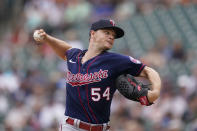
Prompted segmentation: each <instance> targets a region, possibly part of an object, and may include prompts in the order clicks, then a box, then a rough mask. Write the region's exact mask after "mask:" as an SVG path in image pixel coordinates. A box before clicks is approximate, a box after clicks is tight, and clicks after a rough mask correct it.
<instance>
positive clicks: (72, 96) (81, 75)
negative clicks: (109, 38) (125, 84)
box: [65, 48, 145, 124]
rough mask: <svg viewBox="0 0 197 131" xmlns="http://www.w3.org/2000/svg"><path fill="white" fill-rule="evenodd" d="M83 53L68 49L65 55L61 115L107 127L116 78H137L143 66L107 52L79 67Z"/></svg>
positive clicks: (135, 61)
mask: <svg viewBox="0 0 197 131" xmlns="http://www.w3.org/2000/svg"><path fill="white" fill-rule="evenodd" d="M86 51H87V50H83V51H82V50H80V49H76V48H72V49H70V50H68V51H67V52H66V57H67V65H68V72H67V84H66V91H67V95H66V111H65V115H67V116H70V117H73V118H77V119H80V120H82V121H85V122H89V123H94V124H102V123H107V122H108V121H109V117H110V106H111V101H112V97H113V94H114V92H115V91H116V88H115V85H114V81H115V79H116V77H117V76H119V75H120V74H123V73H127V74H128V73H129V74H131V75H133V76H138V75H139V74H140V72H141V71H142V69H143V68H144V66H145V65H144V64H142V63H141V62H140V61H138V60H135V59H133V58H132V57H130V56H125V55H120V54H116V53H111V52H107V51H105V52H103V53H101V54H99V55H98V56H95V57H93V58H91V59H90V60H88V61H86V62H85V63H84V64H82V63H81V59H82V57H83V56H84V54H85V52H86Z"/></svg>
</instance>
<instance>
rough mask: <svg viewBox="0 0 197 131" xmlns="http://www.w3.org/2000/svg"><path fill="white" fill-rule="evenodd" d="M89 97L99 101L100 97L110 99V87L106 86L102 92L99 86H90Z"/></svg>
mask: <svg viewBox="0 0 197 131" xmlns="http://www.w3.org/2000/svg"><path fill="white" fill-rule="evenodd" d="M91 98H92V100H93V101H100V99H101V98H105V99H106V100H107V101H108V100H110V87H107V88H106V89H105V91H104V92H103V94H102V92H101V88H100V87H94V88H91Z"/></svg>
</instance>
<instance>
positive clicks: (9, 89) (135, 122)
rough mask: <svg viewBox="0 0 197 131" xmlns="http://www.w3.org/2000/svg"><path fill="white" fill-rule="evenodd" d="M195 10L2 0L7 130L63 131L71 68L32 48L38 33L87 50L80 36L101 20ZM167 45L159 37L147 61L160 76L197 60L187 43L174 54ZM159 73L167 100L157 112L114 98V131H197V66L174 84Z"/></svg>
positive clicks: (130, 2) (3, 121)
mask: <svg viewBox="0 0 197 131" xmlns="http://www.w3.org/2000/svg"><path fill="white" fill-rule="evenodd" d="M196 3H197V1H196V0H15V1H13V0H1V1H0V28H1V30H0V131H57V130H58V126H59V123H60V122H61V120H62V118H63V114H64V109H65V95H66V92H65V81H66V80H65V78H66V71H67V67H66V62H65V61H62V60H60V59H59V58H58V57H57V56H56V55H55V54H54V52H53V51H52V50H51V49H50V48H49V47H48V46H46V45H41V44H39V43H35V42H34V41H33V38H32V33H33V31H34V30H35V29H38V28H43V29H45V30H46V32H47V33H49V34H51V35H53V36H55V37H57V38H60V39H62V40H66V41H67V42H68V43H70V44H71V45H72V46H73V47H76V48H80V49H84V48H86V47H87V44H85V43H83V42H82V41H80V39H79V38H78V35H77V33H76V31H75V29H76V28H78V27H79V28H80V26H81V25H83V24H90V23H92V22H93V21H95V20H97V19H100V18H112V19H114V20H116V21H118V22H121V21H122V20H126V19H128V18H131V17H132V15H134V14H142V15H146V14H147V13H151V11H152V10H154V9H155V8H166V9H168V8H173V6H174V5H176V4H182V5H187V4H196ZM86 33H88V32H86ZM87 39H88V38H87ZM166 40H167V37H165V36H162V37H161V38H158V41H157V42H156V43H155V45H156V46H155V47H154V48H153V49H151V50H150V51H148V52H146V53H145V54H146V55H144V56H141V58H140V59H141V60H142V61H143V62H144V63H145V64H147V65H149V66H151V67H154V68H156V69H162V68H165V66H168V61H170V60H173V61H175V64H176V61H178V62H177V63H179V62H183V63H184V62H185V61H188V60H190V59H191V61H194V60H195V58H196V56H197V52H193V54H191V52H188V51H187V50H185V48H184V47H183V46H182V44H183V43H181V42H177V43H176V44H174V46H173V47H170V46H169V45H168V44H166ZM133 44H134V43H133ZM125 50H126V49H125ZM124 53H125V54H126V53H128V52H124ZM131 54H132V53H131ZM133 55H135V54H133ZM134 57H135V56H134ZM192 59H193V60H192ZM159 73H160V74H161V76H162V82H163V84H162V92H161V97H160V98H159V100H157V101H156V103H155V104H153V105H152V106H150V107H143V106H141V105H140V104H139V103H135V102H131V101H128V100H127V99H125V98H123V97H122V96H121V95H120V94H119V93H118V92H116V93H115V96H114V99H113V102H112V107H111V111H112V112H111V131H197V93H196V92H197V63H194V65H193V66H192V67H191V68H190V69H189V73H185V74H184V73H183V74H181V75H179V76H176V78H173V79H171V78H172V76H173V74H167V75H162V74H166V72H159ZM170 73H173V72H170Z"/></svg>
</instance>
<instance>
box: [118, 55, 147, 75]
mask: <svg viewBox="0 0 197 131" xmlns="http://www.w3.org/2000/svg"><path fill="white" fill-rule="evenodd" d="M116 57H117V58H116V66H115V70H116V71H117V72H118V75H120V74H124V73H125V74H131V75H132V76H139V74H140V73H141V71H142V70H143V69H144V67H145V65H144V64H143V63H142V62H141V61H139V60H137V59H134V58H133V57H131V56H126V55H118V56H116ZM117 61H119V62H118V63H117Z"/></svg>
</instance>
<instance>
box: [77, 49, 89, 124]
mask: <svg viewBox="0 0 197 131" xmlns="http://www.w3.org/2000/svg"><path fill="white" fill-rule="evenodd" d="M80 54H81V52H79V54H78V56H77V57H78V64H79V71H78V73H79V72H80V62H79V55H80ZM77 91H78V96H79V101H80V104H81V106H82V108H83V111H84V112H85V115H86V117H87V118H88V121H89V122H91V121H90V118H89V116H88V112H87V111H86V109H85V107H84V105H83V103H82V101H81V95H80V91H79V87H78V88H77Z"/></svg>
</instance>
